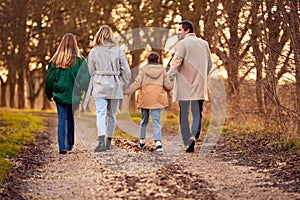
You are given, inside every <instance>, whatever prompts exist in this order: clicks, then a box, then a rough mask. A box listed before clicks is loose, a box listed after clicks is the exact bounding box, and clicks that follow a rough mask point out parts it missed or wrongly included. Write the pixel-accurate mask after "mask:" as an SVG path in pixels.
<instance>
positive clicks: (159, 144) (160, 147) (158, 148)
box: [155, 140, 164, 152]
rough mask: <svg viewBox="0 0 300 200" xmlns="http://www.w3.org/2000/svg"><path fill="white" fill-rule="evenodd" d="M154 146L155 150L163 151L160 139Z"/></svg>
mask: <svg viewBox="0 0 300 200" xmlns="http://www.w3.org/2000/svg"><path fill="white" fill-rule="evenodd" d="M155 146H156V151H158V152H163V151H164V150H163V148H162V144H161V141H159V140H158V141H156V142H155Z"/></svg>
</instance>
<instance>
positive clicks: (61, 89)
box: [46, 57, 90, 105]
mask: <svg viewBox="0 0 300 200" xmlns="http://www.w3.org/2000/svg"><path fill="white" fill-rule="evenodd" d="M89 80H90V74H89V71H88V67H87V62H86V59H85V58H82V59H80V58H78V57H77V58H76V65H72V66H71V67H70V68H68V69H62V68H56V66H55V65H54V64H53V63H52V62H50V63H49V66H48V70H47V74H46V98H47V99H49V100H50V99H51V98H53V100H54V101H55V102H57V103H60V104H67V105H78V104H79V103H80V101H81V99H82V95H83V92H84V91H86V90H87V87H88V84H89Z"/></svg>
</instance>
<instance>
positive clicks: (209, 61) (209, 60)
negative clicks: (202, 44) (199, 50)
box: [206, 43, 213, 75]
mask: <svg viewBox="0 0 300 200" xmlns="http://www.w3.org/2000/svg"><path fill="white" fill-rule="evenodd" d="M206 46H207V54H208V55H207V56H208V62H207V75H208V74H209V73H210V71H211V69H212V65H213V63H212V59H211V53H210V49H209V45H208V43H207V45H206Z"/></svg>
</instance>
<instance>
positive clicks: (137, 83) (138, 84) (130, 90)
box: [124, 70, 143, 95]
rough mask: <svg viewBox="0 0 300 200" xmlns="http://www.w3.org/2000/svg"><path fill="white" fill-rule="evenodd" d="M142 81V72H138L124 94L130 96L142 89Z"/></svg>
mask: <svg viewBox="0 0 300 200" xmlns="http://www.w3.org/2000/svg"><path fill="white" fill-rule="evenodd" d="M142 80H143V73H142V70H140V71H139V73H138V75H137V77H136V78H135V80H134V82H133V83H132V84H131V85H130V87H129V88H128V89H127V90H125V92H124V94H126V95H131V94H132V93H134V92H135V91H136V90H138V89H140V88H142Z"/></svg>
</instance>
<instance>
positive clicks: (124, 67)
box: [119, 50, 131, 90]
mask: <svg viewBox="0 0 300 200" xmlns="http://www.w3.org/2000/svg"><path fill="white" fill-rule="evenodd" d="M120 54H121V55H120V58H119V59H120V60H119V64H120V76H121V78H122V81H123V90H126V89H127V88H128V87H129V85H130V78H131V71H130V67H129V64H128V61H127V58H126V56H125V54H124V52H123V51H122V50H120Z"/></svg>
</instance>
